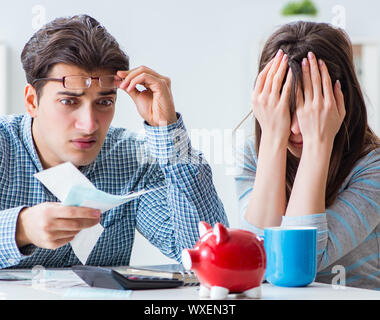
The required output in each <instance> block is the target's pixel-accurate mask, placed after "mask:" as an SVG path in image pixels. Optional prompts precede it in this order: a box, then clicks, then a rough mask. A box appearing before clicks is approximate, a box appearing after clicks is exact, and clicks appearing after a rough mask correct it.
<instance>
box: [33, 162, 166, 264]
mask: <svg viewBox="0 0 380 320" xmlns="http://www.w3.org/2000/svg"><path fill="white" fill-rule="evenodd" d="M34 176H35V177H36V178H37V179H38V180H40V181H41V183H42V184H43V185H44V186H45V187H46V188H47V189H48V190H49V191H50V192H51V193H53V194H54V195H55V196H56V197H57V198H58V199H59V200H60V201H61V202H62V204H63V205H65V206H81V207H88V208H94V209H98V210H100V211H101V212H102V213H103V212H105V211H107V210H110V209H112V208H114V207H117V206H119V205H121V204H123V203H126V202H128V201H130V200H132V199H134V198H136V197H139V196H141V195H143V194H145V193H148V192H152V191H154V190H157V189H161V188H163V187H159V188H153V189H149V190H140V191H138V192H132V193H128V194H126V195H121V196H119V195H112V194H109V193H106V192H104V191H101V190H98V189H96V187H95V186H94V185H93V184H92V183H91V181H90V180H88V179H87V178H86V177H85V176H84V175H83V174H82V173H81V172H80V171H79V170H78V169H77V168H76V167H75V166H74V165H73V164H72V163H71V162H65V163H63V164H60V165H57V166H55V167H52V168H49V169H46V170H43V171H40V172H38V173H36V174H34ZM102 232H103V227H102V225H101V224H100V223H98V224H97V225H95V226H93V227H91V228H86V229H83V230H81V231H80V232H79V233H78V234H77V235H76V236H75V238H74V239H73V240H72V241H70V245H71V247H72V249H73V251H74V253H75V255H76V256H77V257H78V259H79V260H80V262H82V264H86V261H87V259H88V257H89V255H90V253H91V251H92V249H93V248H94V247H95V245H96V242H97V241H98V239H99V238H100V236H101V234H102Z"/></svg>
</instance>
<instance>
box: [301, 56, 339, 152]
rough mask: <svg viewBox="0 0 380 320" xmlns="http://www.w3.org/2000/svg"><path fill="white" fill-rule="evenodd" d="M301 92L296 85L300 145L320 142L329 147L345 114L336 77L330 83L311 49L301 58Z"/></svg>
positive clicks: (320, 62)
mask: <svg viewBox="0 0 380 320" xmlns="http://www.w3.org/2000/svg"><path fill="white" fill-rule="evenodd" d="M302 81H303V86H304V89H303V92H302V90H301V88H300V86H298V91H297V107H296V114H297V118H298V124H299V126H300V130H301V134H302V137H303V146H304V147H310V146H316V145H320V144H324V145H326V146H329V147H331V148H332V145H333V142H334V138H335V135H336V134H337V133H338V131H339V128H340V126H341V125H342V122H343V119H344V117H345V114H346V109H345V106H344V96H343V93H342V90H341V86H340V82H339V80H338V81H336V82H335V84H334V87H333V85H332V83H331V78H330V75H329V72H328V70H327V67H326V64H325V63H324V62H323V61H322V60H318V61H317V59H316V57H315V55H314V54H313V53H312V52H309V53H308V57H307V58H304V59H303V60H302Z"/></svg>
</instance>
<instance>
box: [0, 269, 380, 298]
mask: <svg viewBox="0 0 380 320" xmlns="http://www.w3.org/2000/svg"><path fill="white" fill-rule="evenodd" d="M3 271H4V270H0V278H1V276H2V274H3V273H2V272H3ZM8 272H11V273H12V274H17V275H18V276H19V275H22V273H20V272H15V271H13V270H12V271H8ZM29 274H30V271H29ZM44 278H45V279H43V278H41V277H40V280H39V281H36V278H35V277H34V278H33V280H24V281H4V280H0V299H10V300H36V299H37V300H61V299H70V300H73V299H128V300H198V299H202V300H207V299H205V298H199V296H198V290H199V287H198V286H188V287H179V288H173V289H155V290H135V291H131V290H128V291H123V290H109V289H98V288H91V287H88V286H87V284H85V283H84V282H83V281H82V280H81V279H80V278H79V277H78V276H77V275H76V274H74V273H73V272H72V271H71V270H70V269H68V270H65V271H54V272H53V273H51V271H47V273H46V274H45V275H44ZM44 280H46V282H44ZM231 299H246V298H245V296H242V295H237V294H230V295H228V297H227V300H231ZM261 299H262V300H380V291H376V290H367V289H359V288H353V287H336V286H332V285H330V284H323V283H317V282H313V283H312V284H310V285H309V286H307V287H299V288H286V287H277V286H273V285H271V284H269V283H263V284H262V298H261Z"/></svg>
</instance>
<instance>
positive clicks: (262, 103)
mask: <svg viewBox="0 0 380 320" xmlns="http://www.w3.org/2000/svg"><path fill="white" fill-rule="evenodd" d="M287 69H288V57H287V55H286V54H284V53H283V52H282V50H281V49H280V50H279V51H278V52H277V55H276V56H275V57H274V58H273V59H272V60H271V61H270V62H269V63H268V64H267V65H266V66H265V68H264V69H263V70H262V71H261V72H260V74H259V75H258V77H257V80H256V84H255V88H254V90H253V95H252V109H253V114H254V115H255V117H256V119H257V121H258V122H259V124H260V127H261V131H262V136H268V135H270V136H271V139H270V140H272V141H273V139H276V140H277V142H280V143H281V144H283V145H284V146H285V147H286V146H287V142H288V139H289V135H290V112H289V97H290V90H291V83H292V73H291V69H289V72H288V75H287V77H286V81H285V84H284V87H283V89H282V92H281V93H280V91H281V86H282V83H283V80H284V77H285V73H286V70H287Z"/></svg>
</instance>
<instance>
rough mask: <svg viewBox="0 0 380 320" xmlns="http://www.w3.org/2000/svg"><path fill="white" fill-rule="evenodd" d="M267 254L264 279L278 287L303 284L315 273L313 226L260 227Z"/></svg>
mask: <svg viewBox="0 0 380 320" xmlns="http://www.w3.org/2000/svg"><path fill="white" fill-rule="evenodd" d="M264 246H265V252H266V256H267V269H266V273H265V279H266V280H267V281H268V282H270V283H272V284H274V285H276V286H281V287H301V286H307V285H308V284H310V283H311V282H313V281H314V279H315V276H316V273H317V228H313V227H294V226H283V227H271V228H265V229H264Z"/></svg>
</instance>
